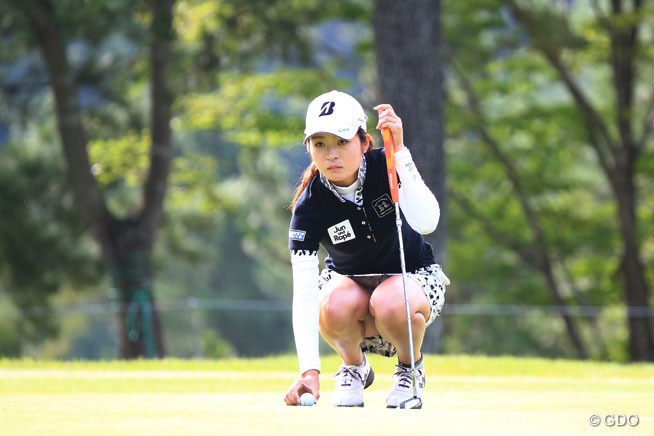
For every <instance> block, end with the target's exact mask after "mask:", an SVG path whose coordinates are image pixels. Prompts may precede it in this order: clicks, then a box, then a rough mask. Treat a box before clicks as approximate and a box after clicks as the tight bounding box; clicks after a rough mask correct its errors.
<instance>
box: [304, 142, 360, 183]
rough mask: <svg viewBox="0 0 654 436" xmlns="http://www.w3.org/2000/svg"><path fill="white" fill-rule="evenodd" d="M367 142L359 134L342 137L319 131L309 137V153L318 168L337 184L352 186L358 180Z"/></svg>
mask: <svg viewBox="0 0 654 436" xmlns="http://www.w3.org/2000/svg"><path fill="white" fill-rule="evenodd" d="M366 148H367V144H365V148H364V145H363V144H361V138H360V137H359V135H355V136H354V138H352V139H349V140H347V139H342V138H339V137H338V136H334V135H331V134H329V133H317V134H315V135H313V136H312V137H311V138H309V153H310V154H311V159H313V162H314V163H315V164H316V166H317V167H318V170H319V171H320V172H321V173H322V174H324V175H325V177H327V179H328V180H329V181H330V182H332V183H333V184H334V185H336V186H350V185H351V184H352V183H354V182H355V181H356V180H357V177H358V175H359V165H360V164H361V159H363V153H364V152H365V151H366Z"/></svg>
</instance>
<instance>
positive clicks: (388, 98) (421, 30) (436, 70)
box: [373, 0, 448, 352]
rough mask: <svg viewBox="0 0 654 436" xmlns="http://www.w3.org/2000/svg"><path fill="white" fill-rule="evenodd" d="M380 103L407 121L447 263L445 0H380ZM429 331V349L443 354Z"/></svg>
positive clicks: (438, 252) (435, 239)
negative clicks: (435, 206)
mask: <svg viewBox="0 0 654 436" xmlns="http://www.w3.org/2000/svg"><path fill="white" fill-rule="evenodd" d="M373 28H374V40H375V43H374V46H375V56H376V65H377V93H378V98H377V100H378V101H383V102H389V103H391V104H393V107H394V108H395V109H396V111H397V112H398V114H400V116H401V117H402V124H403V126H404V131H405V134H404V137H405V142H406V143H407V144H408V146H409V147H410V149H411V154H412V155H413V159H414V161H415V162H416V165H417V166H418V168H419V170H420V173H421V174H422V177H423V179H424V180H425V183H426V184H427V186H428V187H429V188H430V189H431V190H432V192H433V193H434V195H436V198H437V199H438V202H439V204H440V208H441V218H440V222H439V224H438V228H437V230H436V231H435V232H434V233H433V234H432V235H430V236H428V237H427V241H428V242H430V243H431V245H432V247H433V248H434V254H435V256H436V261H437V262H438V263H441V264H445V263H446V261H447V231H448V226H447V184H446V166H445V154H444V149H443V142H444V130H443V128H444V118H445V117H444V110H443V107H444V106H443V70H442V63H441V56H440V47H441V39H440V38H441V34H440V1H439V0H409V1H405V2H397V1H392V0H377V1H376V2H375V9H374V12H373ZM434 333H435V331H434V330H433V329H431V330H428V333H427V336H426V338H425V343H424V346H425V350H426V351H431V352H434V351H437V348H438V338H437V337H435V336H434Z"/></svg>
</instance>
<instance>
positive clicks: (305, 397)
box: [300, 392, 316, 406]
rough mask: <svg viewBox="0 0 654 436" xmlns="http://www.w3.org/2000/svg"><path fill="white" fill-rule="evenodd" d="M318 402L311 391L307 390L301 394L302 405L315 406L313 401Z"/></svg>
mask: <svg viewBox="0 0 654 436" xmlns="http://www.w3.org/2000/svg"><path fill="white" fill-rule="evenodd" d="M315 402H316V399H315V398H313V395H311V394H310V393H309V392H305V393H303V394H302V395H300V406H313V403H315Z"/></svg>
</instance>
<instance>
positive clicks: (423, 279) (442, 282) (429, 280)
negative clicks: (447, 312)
mask: <svg viewBox="0 0 654 436" xmlns="http://www.w3.org/2000/svg"><path fill="white" fill-rule="evenodd" d="M338 275H340V274H338V273H337V272H335V271H332V270H329V269H326V268H325V269H323V270H322V272H321V273H320V277H319V279H318V290H319V292H320V291H322V288H323V286H324V285H325V284H326V283H327V282H328V281H329V280H331V279H332V278H334V277H335V276H338ZM391 275H393V274H365V275H349V276H347V277H349V278H351V279H352V280H354V281H355V282H357V283H358V284H359V285H361V286H362V287H364V288H365V289H367V290H368V291H370V292H371V293H372V292H373V291H374V290H375V288H376V287H377V286H379V284H381V283H382V282H383V281H384V280H386V279H387V278H389V277H390V276H391ZM407 278H410V279H412V280H414V281H416V282H417V283H418V284H419V285H420V287H421V289H422V292H424V293H425V296H426V297H427V300H428V301H429V307H430V315H429V319H428V320H427V323H426V325H427V326H429V325H430V324H431V323H433V322H434V321H435V320H436V318H438V317H439V316H440V314H441V311H442V310H443V305H444V304H445V291H446V289H445V286H446V285H449V284H450V279H448V278H447V276H446V275H445V273H444V272H443V269H442V268H441V266H440V265H438V264H433V265H429V266H427V267H425V268H419V269H417V270H415V271H412V272H407ZM361 349H362V350H363V351H364V352H370V353H374V354H381V355H382V356H388V357H391V356H394V355H395V354H396V353H397V350H396V349H395V347H394V346H393V344H391V343H390V342H388V341H386V340H385V339H384V338H382V337H381V335H376V336H371V337H369V338H364V339H363V341H362V342H361Z"/></svg>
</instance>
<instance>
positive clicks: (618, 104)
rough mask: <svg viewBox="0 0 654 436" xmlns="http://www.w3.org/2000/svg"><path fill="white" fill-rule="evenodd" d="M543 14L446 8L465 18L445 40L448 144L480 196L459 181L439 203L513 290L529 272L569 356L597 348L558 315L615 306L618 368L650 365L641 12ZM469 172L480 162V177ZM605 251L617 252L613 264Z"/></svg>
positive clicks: (647, 56) (540, 7)
mask: <svg viewBox="0 0 654 436" xmlns="http://www.w3.org/2000/svg"><path fill="white" fill-rule="evenodd" d="M567 5H568V6H570V3H567ZM555 6H557V7H553V5H552V4H536V5H533V4H532V5H530V6H529V7H527V6H526V4H525V3H523V2H519V1H502V2H479V3H473V4H466V5H463V4H462V5H457V8H458V10H457V14H458V16H459V17H468V18H467V21H466V19H462V20H461V21H460V22H459V24H458V25H454V26H452V27H453V28H454V27H456V26H460V27H459V28H458V29H457V30H456V32H457V33H456V34H454V33H452V34H450V35H449V37H450V41H451V42H450V46H449V47H448V49H449V55H450V56H451V58H452V61H451V62H452V65H453V69H452V76H453V77H454V78H455V80H453V83H457V84H458V85H457V86H453V87H451V89H452V93H451V95H452V102H453V105H452V108H453V110H454V111H455V112H453V113H456V114H457V115H456V122H455V123H453V124H452V126H453V127H454V129H452V130H453V131H458V133H457V134H462V135H466V136H465V138H463V136H462V137H461V139H462V140H463V141H462V142H460V143H459V144H462V143H465V142H468V143H471V144H475V145H478V146H482V147H483V148H482V149H480V148H476V149H475V151H474V152H473V153H480V152H481V153H482V154H481V156H477V155H475V154H470V151H468V156H469V160H470V161H471V162H470V166H471V167H475V166H476V168H477V169H478V173H477V174H476V176H478V177H479V178H480V179H485V184H486V186H483V183H482V182H478V183H476V185H471V186H468V190H467V191H466V190H465V189H462V187H463V184H462V183H461V180H459V181H458V183H457V187H456V188H455V189H453V192H452V194H451V198H452V199H454V200H455V203H456V204H457V206H459V207H460V208H461V209H462V210H464V211H465V212H466V214H467V216H468V217H471V218H474V219H475V220H477V222H478V223H479V226H480V227H481V228H483V229H484V232H485V233H486V234H487V235H488V236H489V237H490V239H492V240H493V241H494V243H495V244H497V246H498V247H499V246H506V247H509V248H510V250H511V251H512V252H513V254H514V255H515V256H516V257H517V258H518V259H520V262H521V265H522V266H520V265H519V263H517V262H516V264H518V265H517V266H516V269H515V271H514V272H513V278H512V280H511V282H512V284H513V285H514V286H515V284H516V283H515V282H516V279H519V278H524V277H525V275H526V274H525V273H526V271H527V269H530V270H531V269H533V270H536V271H539V273H540V274H541V278H542V280H543V282H544V285H545V286H544V289H547V290H548V291H549V294H550V302H551V303H550V304H554V305H555V306H557V307H558V309H559V312H560V315H561V319H562V320H563V321H564V324H565V328H566V331H567V334H568V337H569V338H570V341H571V342H572V343H573V344H574V347H575V349H576V350H577V355H578V356H580V357H585V356H589V355H591V351H590V350H591V349H593V348H597V347H596V344H597V342H598V340H599V342H602V340H601V338H599V337H598V336H597V335H598V334H599V332H600V331H601V329H600V326H599V325H597V323H596V322H594V321H591V322H589V323H586V322H585V321H584V319H583V317H580V316H579V314H578V313H577V314H575V313H574V310H570V308H569V307H568V306H569V305H588V304H598V305H606V304H616V303H617V302H618V301H620V300H622V302H623V303H624V304H626V306H627V322H626V323H627V325H628V326H629V338H628V342H629V346H628V350H629V358H630V359H631V360H651V359H652V334H653V333H652V330H651V325H652V318H651V316H652V314H651V309H650V303H649V297H648V296H649V289H648V285H647V278H646V270H645V267H644V265H645V264H646V262H647V261H646V260H644V259H643V251H642V246H643V241H646V239H643V238H644V237H643V235H647V233H648V232H647V229H648V228H649V223H648V222H647V221H646V220H641V221H640V222H639V221H638V217H639V216H643V215H642V213H643V212H642V210H643V206H642V203H641V202H639V201H638V198H639V189H642V188H646V187H647V185H646V184H643V183H639V180H641V179H642V177H644V175H645V174H646V172H647V171H648V167H647V166H646V165H642V164H641V163H640V162H639V161H640V159H641V158H642V159H644V158H643V156H645V155H646V153H645V151H646V149H647V146H648V143H650V144H651V135H652V127H651V123H650V122H649V121H648V120H649V119H650V117H651V113H652V108H653V105H652V101H654V97H653V94H652V89H651V86H649V85H647V84H646V82H647V78H646V74H644V72H645V71H648V68H649V66H650V65H651V62H652V58H651V53H648V52H647V51H645V50H641V49H640V47H641V45H644V44H645V43H644V38H645V35H644V34H643V33H642V32H641V31H640V30H639V29H640V28H641V27H642V25H643V23H644V22H645V20H646V19H647V17H648V12H647V10H646V9H645V8H644V7H642V4H641V2H638V1H634V2H626V1H615V2H611V3H610V6H608V7H609V9H610V11H608V12H606V11H603V10H602V8H601V7H600V6H599V3H596V2H593V3H592V6H593V7H592V8H590V9H588V8H582V7H579V8H574V7H573V8H565V7H564V8H559V7H558V6H560V4H557V5H555ZM479 40H483V41H484V42H485V43H484V44H477V41H479ZM641 68H644V70H641ZM641 71H642V72H643V74H641V73H640V72H641ZM464 126H467V127H468V128H469V130H467V129H466V127H464ZM459 129H461V130H459ZM464 131H465V132H466V133H465V134H464V133H462V132H464ZM586 150H589V151H591V152H592V155H591V154H588V153H586V152H585V151H586ZM453 153H458V151H453ZM591 156H594V157H595V159H592V158H591ZM483 158H487V159H492V160H493V162H494V166H493V172H492V173H491V172H490V168H491V165H489V164H488V163H487V162H485V161H483ZM457 162H463V161H458V160H457ZM597 167H599V168H600V171H596V168H597ZM498 168H499V169H500V171H501V173H502V174H503V177H499V176H498V173H497V169H498ZM466 171H467V170H466ZM457 173H458V172H457ZM458 174H461V173H458ZM489 176H490V177H489ZM509 191H510V192H511V194H509ZM607 193H610V195H609V194H607ZM650 195H651V192H650ZM609 198H610V199H611V200H612V201H607V199H609ZM643 198H644V199H646V198H647V197H643ZM588 199H592V202H591V201H589V200H588ZM610 210H612V211H613V213H614V214H615V218H616V219H615V220H611V218H610V215H609V214H607V211H610ZM619 247H621V248H619ZM616 251H622V256H621V259H620V260H619V261H616V257H615V255H614V253H615V252H616ZM525 266H526V267H527V268H525V269H523V268H524V267H525ZM615 269H617V270H618V271H620V275H622V277H623V293H622V297H620V296H619V295H617V294H616V293H615V292H614V286H612V285H611V283H612V281H613V280H611V279H612V276H613V271H614V270H615ZM511 282H507V283H511ZM505 293H507V294H514V295H515V291H514V290H512V289H506V290H505ZM536 295H537V293H534V292H533V291H532V293H531V294H527V293H523V294H521V295H520V298H522V299H524V300H529V301H534V300H537V299H536ZM540 304H542V303H540ZM583 324H589V325H588V326H587V327H586V328H585V329H584V328H582V325H583ZM584 330H585V331H584ZM610 334H611V335H615V332H611V333H610ZM606 345H607V344H606V343H604V347H605V349H604V351H601V353H605V352H606ZM609 345H610V344H609ZM595 352H597V350H596V351H595Z"/></svg>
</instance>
